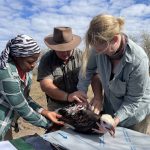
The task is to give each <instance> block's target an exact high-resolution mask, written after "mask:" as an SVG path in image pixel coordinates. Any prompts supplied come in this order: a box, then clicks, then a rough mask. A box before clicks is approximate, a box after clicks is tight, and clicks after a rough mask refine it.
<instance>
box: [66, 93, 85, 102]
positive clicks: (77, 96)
mask: <svg viewBox="0 0 150 150" xmlns="http://www.w3.org/2000/svg"><path fill="white" fill-rule="evenodd" d="M68 101H69V102H73V101H76V102H79V103H87V95H86V94H85V93H84V92H82V91H76V92H73V93H70V94H69V95H68Z"/></svg>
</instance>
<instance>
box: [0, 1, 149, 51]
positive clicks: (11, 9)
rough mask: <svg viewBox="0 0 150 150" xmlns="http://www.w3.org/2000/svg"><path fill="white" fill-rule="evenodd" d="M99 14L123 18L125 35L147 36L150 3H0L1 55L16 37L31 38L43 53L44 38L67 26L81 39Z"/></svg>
mask: <svg viewBox="0 0 150 150" xmlns="http://www.w3.org/2000/svg"><path fill="white" fill-rule="evenodd" d="M100 13H109V14H112V15H115V16H117V17H123V18H124V19H125V21H126V22H125V26H124V32H125V33H126V34H130V35H136V36H137V37H138V35H140V33H141V32H142V31H146V32H148V33H150V0H0V45H1V49H0V52H1V51H2V50H3V49H4V48H5V45H6V43H7V41H8V40H9V39H11V38H13V37H14V36H16V35H17V34H28V35H30V36H32V37H33V38H34V39H35V40H37V42H38V43H39V45H40V46H41V48H42V49H45V48H46V46H45V44H44V42H43V38H44V37H45V36H47V35H49V34H52V33H53V28H54V27H55V26H70V27H72V28H73V33H74V34H78V35H80V36H81V37H82V38H83V39H84V34H85V32H86V30H87V28H88V25H89V22H90V21H91V19H92V17H93V16H95V15H98V14H100ZM81 45H82V46H83V43H82V44H81ZM81 45H80V47H82V46H81Z"/></svg>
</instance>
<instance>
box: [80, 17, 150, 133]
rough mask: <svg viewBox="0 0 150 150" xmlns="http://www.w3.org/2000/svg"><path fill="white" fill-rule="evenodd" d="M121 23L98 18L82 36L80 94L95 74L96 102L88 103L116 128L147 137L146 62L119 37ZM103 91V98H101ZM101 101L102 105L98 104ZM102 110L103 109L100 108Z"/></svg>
mask: <svg viewBox="0 0 150 150" xmlns="http://www.w3.org/2000/svg"><path fill="white" fill-rule="evenodd" d="M123 25H124V20H123V19H122V18H117V17H114V16H112V15H107V14H101V15H98V16H96V17H94V18H93V19H92V21H91V22H90V25H89V29H88V30H87V33H86V50H85V52H84V58H83V60H84V64H83V66H82V72H81V73H82V76H81V75H80V79H79V82H78V89H79V90H80V91H84V92H86V91H87V87H88V84H89V83H90V79H91V77H92V74H93V73H94V72H95V70H97V72H98V73H99V76H100V80H101V83H100V84H99V85H98V83H97V82H95V84H96V85H97V86H98V88H99V89H100V90H98V88H97V90H96V91H94V93H95V95H96V96H97V97H99V98H97V99H94V100H93V101H92V102H91V105H92V107H97V106H99V110H101V109H103V111H104V113H107V114H110V115H112V116H113V117H114V121H115V124H114V127H116V126H117V125H119V126H123V127H128V128H131V129H133V130H137V131H139V132H143V133H147V134H148V132H149V131H148V126H149V128H150V125H149V124H150V121H149V122H148V117H149V114H150V77H149V60H148V57H147V55H146V53H145V51H144V50H143V49H142V48H141V47H140V46H138V45H137V44H136V43H134V42H133V41H131V40H130V39H129V38H128V37H127V35H125V34H124V33H122V27H123ZM102 91H104V95H102ZM103 100H104V102H102V101H103ZM102 107H103V108H102Z"/></svg>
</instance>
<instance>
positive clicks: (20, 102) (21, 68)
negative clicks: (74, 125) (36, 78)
mask: <svg viewBox="0 0 150 150" xmlns="http://www.w3.org/2000/svg"><path fill="white" fill-rule="evenodd" d="M39 55H40V48H39V46H38V45H37V43H36V41H34V39H32V38H31V37H29V36H27V35H18V36H16V37H15V38H13V39H11V40H10V41H9V42H8V43H7V45H6V48H5V49H4V51H2V53H1V56H0V140H4V139H6V138H5V135H6V133H7V132H8V130H9V129H10V128H11V123H12V121H13V119H14V116H15V114H16V113H17V114H18V115H19V116H21V117H23V118H24V119H25V120H27V121H28V122H30V123H31V124H33V125H35V126H39V127H42V128H45V129H48V128H49V127H50V126H51V121H53V122H54V123H56V124H59V125H62V124H63V122H60V121H58V118H60V117H61V116H60V115H58V114H57V113H55V112H50V111H47V110H45V109H43V108H42V107H41V106H39V105H38V104H37V103H35V102H34V101H33V100H32V98H31V97H30V96H29V91H30V87H31V81H32V79H31V77H32V72H31V71H32V70H33V68H34V67H35V63H36V61H37V59H38V57H39ZM46 118H47V119H46ZM50 120H51V121H50Z"/></svg>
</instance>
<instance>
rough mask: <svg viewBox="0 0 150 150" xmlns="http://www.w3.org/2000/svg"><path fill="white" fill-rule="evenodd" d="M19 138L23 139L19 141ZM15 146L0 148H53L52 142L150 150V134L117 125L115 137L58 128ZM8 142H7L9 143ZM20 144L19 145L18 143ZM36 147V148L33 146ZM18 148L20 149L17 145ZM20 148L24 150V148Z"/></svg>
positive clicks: (74, 148) (98, 149) (76, 148)
mask: <svg viewBox="0 0 150 150" xmlns="http://www.w3.org/2000/svg"><path fill="white" fill-rule="evenodd" d="M17 140H18V141H19V140H20V141H21V142H20V144H19V142H18V143H17ZM23 141H24V142H23ZM6 142H8V143H9V144H10V142H11V143H13V145H15V146H13V145H12V146H13V148H12V147H10V149H7V148H8V146H4V144H6V143H5V141H4V142H0V149H1V148H3V150H16V149H15V148H16V147H17V146H18V145H21V146H22V147H24V148H25V147H26V150H27V149H28V150H31V149H32V150H33V149H36V150H51V146H50V142H51V143H55V144H59V145H62V146H63V147H65V148H67V149H70V150H81V149H82V150H84V149H85V150H150V136H149V135H145V134H142V133H139V132H136V131H133V130H130V129H126V128H122V127H117V128H116V134H115V138H113V137H111V136H110V135H109V133H106V134H105V135H98V134H92V135H87V134H79V133H77V132H74V131H73V130H71V129H64V130H58V131H55V132H51V133H48V134H44V135H42V136H37V135H34V136H30V137H25V138H21V139H16V140H13V141H10V142H9V141H6ZM8 143H7V144H8ZM17 144H18V145H17ZM2 145H3V147H2ZM33 147H34V148H33ZM17 149H19V148H18V147H17ZM20 150H23V149H22V148H21V149H20Z"/></svg>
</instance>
